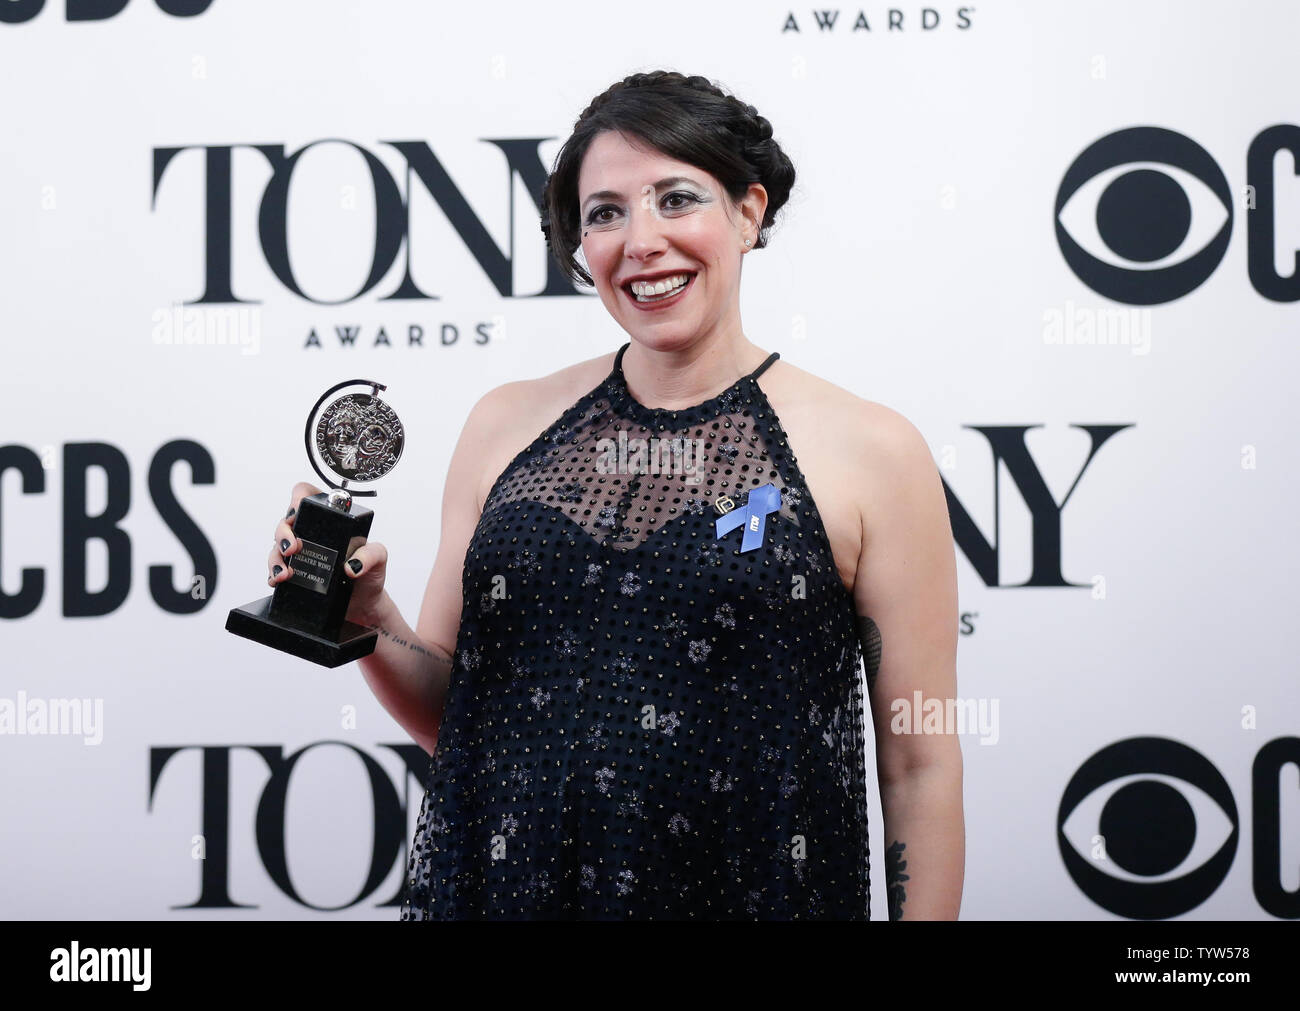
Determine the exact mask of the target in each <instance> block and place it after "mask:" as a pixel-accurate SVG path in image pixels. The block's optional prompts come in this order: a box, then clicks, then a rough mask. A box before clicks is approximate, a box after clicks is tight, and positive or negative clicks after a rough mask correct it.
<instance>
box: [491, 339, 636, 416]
mask: <svg viewBox="0 0 1300 1011" xmlns="http://www.w3.org/2000/svg"><path fill="white" fill-rule="evenodd" d="M613 367H614V352H610V353H608V354H604V355H599V356H597V357H595V358H588V359H587V360H586V361H581V362H577V363H575V364H573V365H568V366H565V367H564V368H562V369H559V370H557V371H555V372H552V373H550V374H548V375H544V376H539V377H537V378H536V379H518V380H514V381H512V382H508V383H502V384H501V385H500V386H495V387H493V388H492V389H490V390H488V392H487V393H485V394H483V396H482V397H481V398H480V399H479V401H478V403H477V404H475V405H474V408H473V410H472V411H471V412H470V418H471V420H472V421H474V422H476V423H479V424H482V425H485V426H488V427H490V428H498V427H500V426H502V425H505V426H506V427H509V428H513V427H516V426H520V427H523V428H535V431H533V435H536V434H537V432H540V431H541V430H542V429H543V428H545V427H546V425H548V424H550V423H551V422H552V421H554V420H555V419H556V418H558V417H559V416H560V415H561V414H562V413H564V411H565V410H567V409H568V408H569V407H570V406H572V404H573V403H574V402H575V401H577V400H578V399H579V398H580V397H582V396H583V395H584V394H586V393H589V392H591V391H592V390H593V389H595V388H596V387H597V386H599V385H600V383H601V381H602V380H603V379H604V378H605V377H606V376H608V375H609V373H610V370H611V369H612V368H613Z"/></svg>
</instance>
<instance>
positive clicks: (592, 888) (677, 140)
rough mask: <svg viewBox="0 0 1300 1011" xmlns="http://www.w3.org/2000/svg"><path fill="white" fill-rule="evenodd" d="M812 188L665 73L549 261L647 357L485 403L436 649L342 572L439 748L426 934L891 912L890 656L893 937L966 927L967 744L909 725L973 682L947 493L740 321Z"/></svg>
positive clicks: (288, 546)
mask: <svg viewBox="0 0 1300 1011" xmlns="http://www.w3.org/2000/svg"><path fill="white" fill-rule="evenodd" d="M793 182H794V168H793V166H792V165H791V164H790V161H789V159H788V158H787V157H786V155H785V154H784V153H783V152H782V151H781V149H780V147H779V145H778V144H777V143H776V141H774V140H773V139H772V128H771V126H770V124H769V123H768V121H767V120H766V119H764V118H763V117H762V116H760V115H758V114H757V112H755V110H754V109H753V108H752V107H751V106H748V105H745V104H744V103H742V102H740V101H738V100H737V99H736V98H734V97H732V96H729V95H727V94H725V93H724V92H722V91H721V90H720V89H718V88H717V87H715V86H714V85H712V84H711V83H709V82H708V81H707V80H705V79H704V78H701V77H683V76H682V75H680V74H677V73H667V72H662V71H657V72H654V73H643V74H634V75H632V76H630V77H628V78H626V79H625V80H623V81H621V82H619V83H617V84H615V85H613V86H612V87H611V88H610V89H609V90H608V91H606V92H605V93H604V94H602V95H601V96H599V97H598V98H597V99H596V100H595V101H593V102H592V103H591V105H590V107H589V108H588V109H587V110H586V111H584V112H583V114H582V116H581V117H580V118H579V120H578V122H577V124H576V127H575V130H574V133H573V136H572V137H570V139H569V140H568V142H567V143H566V144H565V146H564V148H563V149H562V151H561V152H560V155H559V156H558V158H557V160H556V165H555V169H554V171H553V172H552V174H551V176H550V178H549V179H548V181H547V185H546V191H545V212H544V215H543V220H544V224H543V230H544V231H545V232H546V233H547V240H548V244H549V245H550V247H551V250H552V253H553V255H555V257H556V258H557V260H558V262H559V263H560V265H561V266H562V268H563V269H564V270H565V271H566V272H567V273H568V275H569V276H570V277H572V278H574V279H575V280H578V281H581V282H582V283H584V284H588V285H594V286H595V288H596V290H597V291H598V292H599V294H600V298H601V301H602V302H603V303H604V305H605V307H606V308H607V309H608V310H609V312H610V314H611V315H612V316H613V317H614V319H615V320H616V321H617V322H618V323H619V325H620V326H621V327H623V329H624V330H626V331H627V334H628V336H629V338H630V341H629V342H628V343H627V344H626V345H624V347H623V348H621V349H620V350H619V351H618V352H617V353H611V354H607V355H603V356H601V357H599V358H596V359H593V360H590V361H585V362H581V363H579V364H576V365H572V366H570V367H568V368H565V369H562V370H560V371H559V372H556V373H554V374H553V375H550V376H546V377H544V378H541V379H536V380H530V381H526V382H517V383H508V384H506V385H504V386H501V387H499V388H498V389H495V390H493V391H491V392H490V393H488V394H487V395H486V396H485V397H483V399H482V400H480V401H479V402H478V404H477V405H476V406H475V407H474V409H473V410H472V411H471V413H470V416H469V418H468V420H467V421H466V423H465V427H464V431H463V432H462V434H461V437H460V441H459V443H458V445H457V448H456V450H455V453H454V455H453V458H452V461H451V465H450V469H449V472H448V475H447V483H446V488H445V492H444V496H443V512H442V536H441V541H440V544H439V547H438V554H437V558H436V560H435V563H434V567H433V572H432V575H431V577H430V579H429V584H428V588H427V591H426V593H425V597H424V603H423V606H422V608H421V611H420V616H419V620H418V621H417V622H416V625H415V628H414V629H412V628H411V627H410V626H409V625H408V624H407V623H406V622H405V621H404V620H403V618H402V615H401V614H400V613H399V612H398V610H397V607H396V606H395V605H394V603H393V601H392V600H391V599H390V598H389V596H388V595H387V593H386V592H384V589H383V586H384V571H385V565H386V561H387V552H386V550H385V548H384V547H383V545H381V544H377V543H370V544H367V545H365V546H363V547H361V548H360V549H358V550H357V552H356V553H355V555H354V556H353V557H352V559H351V560H350V562H349V566H350V569H351V573H352V577H353V578H354V579H355V580H356V585H355V588H354V595H353V598H352V604H351V610H350V612H349V618H350V619H351V620H353V621H356V622H359V623H362V624H366V625H369V626H371V627H373V628H376V629H378V630H379V633H380V640H379V646H378V648H377V650H376V651H375V653H374V654H373V655H371V656H370V657H367V658H366V659H364V660H362V661H361V668H362V671H363V673H364V675H365V677H366V679H367V681H368V682H369V684H370V685H371V688H372V689H373V690H374V692H375V694H376V696H377V697H378V698H379V700H380V702H382V703H383V705H384V706H385V707H386V708H387V709H388V710H389V712H391V713H392V714H393V716H394V718H395V719H397V721H398V722H399V723H401V724H402V725H403V726H404V727H405V728H406V729H407V730H408V731H409V732H410V734H411V736H412V737H413V738H414V739H415V740H416V741H417V742H418V743H419V744H420V745H421V746H422V747H423V748H424V749H425V750H426V751H428V752H429V753H430V754H431V755H432V756H433V758H432V760H431V762H430V768H429V775H428V780H427V783H426V786H427V790H426V794H425V798H424V803H423V805H422V807H421V811H420V817H419V823H418V829H417V833H416V838H415V842H414V846H413V848H412V853H411V860H410V866H409V873H408V889H409V897H408V899H407V902H406V904H405V906H404V907H403V910H402V918H403V919H425V918H438V919H459V918H502V919H518V918H592V919H601V918H607V919H614V918H618V919H642V918H678V919H684V918H701V919H731V918H751V919H753V918H758V919H816V918H836V919H863V918H868V917H869V916H870V889H869V878H868V872H869V856H870V854H869V847H868V843H867V796H866V784H865V761H864V727H863V724H862V719H863V712H862V711H863V702H864V693H863V691H862V681H863V679H862V674H860V673H859V662H860V660H862V659H863V656H864V655H865V660H866V665H865V666H866V674H867V682H868V684H869V685H871V686H872V692H871V698H872V701H871V708H872V716H873V721H874V724H875V732H876V740H877V765H878V771H879V774H880V788H881V797H882V802H883V805H884V819H885V820H884V839H885V841H886V846H887V848H886V864H887V866H886V876H887V882H888V886H889V915H890V917H891V918H892V919H898V918H903V917H905V918H908V919H925V918H954V917H955V916H956V915H957V911H958V906H959V904H960V897H961V884H962V873H963V860H964V834H963V833H964V830H963V821H962V807H961V753H960V749H959V747H958V742H957V740H956V738H955V737H954V736H952V735H938V736H936V735H930V736H924V735H907V734H896V733H893V732H891V730H890V722H891V717H892V715H893V713H892V711H891V706H890V703H891V701H892V700H894V699H904V700H907V702H908V703H909V704H910V703H911V701H912V699H913V693H914V692H918V691H919V692H920V693H921V694H922V695H923V696H924V697H925V698H926V699H930V698H949V697H953V696H954V695H955V691H956V675H955V656H956V624H957V615H956V574H955V559H954V550H953V542H952V533H951V529H950V527H949V523H948V514H947V506H946V501H945V498H944V494H943V488H942V483H941V481H940V480H939V476H938V472H937V470H936V468H935V466H934V464H933V462H932V461H931V458H930V454H929V450H928V447H927V446H926V443H925V441H924V439H923V438H922V437H921V435H920V434H919V433H918V432H917V430H916V429H915V428H914V427H913V426H912V425H911V424H910V423H908V422H907V421H906V420H905V419H904V418H903V417H902V416H900V415H899V414H897V413H895V412H894V411H892V410H890V409H888V408H886V407H883V406H880V405H878V404H874V403H871V402H868V401H864V400H861V399H859V398H858V397H855V396H853V395H852V394H850V393H848V392H846V391H844V390H842V389H840V388H838V387H836V386H834V385H832V384H830V383H828V382H826V381H824V380H821V379H818V378H817V377H815V376H812V375H809V374H808V373H806V372H803V371H802V370H800V369H798V368H796V367H795V366H793V365H791V364H788V363H787V362H784V361H781V360H778V357H777V355H775V354H771V355H769V354H768V352H766V351H765V350H763V349H761V348H759V347H758V346H756V345H755V344H754V343H752V342H751V341H750V340H749V339H748V338H747V337H746V336H745V334H744V331H743V328H742V326H741V322H740V309H739V289H740V277H741V264H742V260H743V257H744V255H745V254H746V253H748V252H750V251H752V250H754V249H761V248H763V246H764V245H766V240H767V234H768V231H769V229H770V227H771V225H772V222H773V219H774V217H775V215H776V212H777V211H778V210H779V209H780V207H781V206H782V205H783V204H784V203H785V201H786V199H787V197H788V196H789V193H790V189H791V186H792V184H793ZM579 248H580V249H581V250H582V253H583V256H584V258H585V261H586V268H585V269H584V268H583V267H581V266H579V265H578V264H577V262H576V260H575V259H574V254H575V253H576V251H577V250H578V249H579ZM760 380H761V382H760ZM539 432H540V433H541V434H540V435H539V434H538V433H539ZM796 454H797V463H796ZM314 491H315V489H314V488H312V487H311V486H310V485H306V484H300V485H298V486H297V487H295V489H294V498H293V505H292V507H291V508H290V510H289V515H288V516H287V517H286V519H285V520H284V521H283V522H282V523H281V524H280V526H279V527H278V528H277V531H276V541H277V546H276V548H275V549H274V550H273V551H272V557H271V560H270V564H271V567H272V574H271V577H270V581H271V583H272V585H275V584H276V583H278V582H279V581H281V580H283V579H285V578H287V576H288V574H289V567H290V566H291V565H292V562H293V556H294V553H295V552H296V551H297V550H298V547H299V542H298V541H297V540H296V539H295V538H294V535H293V530H292V527H293V519H294V515H295V508H296V506H297V503H298V500H299V499H300V498H301V497H302V495H303V494H311V493H313V492H314ZM859 616H860V617H859Z"/></svg>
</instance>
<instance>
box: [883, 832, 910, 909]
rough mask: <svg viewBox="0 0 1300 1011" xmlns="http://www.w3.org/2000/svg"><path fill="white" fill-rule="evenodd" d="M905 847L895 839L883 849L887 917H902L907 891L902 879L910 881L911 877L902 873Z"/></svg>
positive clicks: (904, 862)
mask: <svg viewBox="0 0 1300 1011" xmlns="http://www.w3.org/2000/svg"><path fill="white" fill-rule="evenodd" d="M905 849H907V846H906V844H905V843H901V842H899V841H898V840H897V839H895V840H894V841H893V842H892V843H891V844H890V846H889V848H888V849H887V850H885V890H886V892H887V894H888V896H889V919H890V920H891V921H892V920H901V919H902V918H903V902H904V900H905V899H906V898H907V891H906V889H904V888H903V882H904V881H910V880H911V878H910V877H909V876H908V875H906V874H904V873H903V871H905V870H907V861H906V860H904V859H903V850H905Z"/></svg>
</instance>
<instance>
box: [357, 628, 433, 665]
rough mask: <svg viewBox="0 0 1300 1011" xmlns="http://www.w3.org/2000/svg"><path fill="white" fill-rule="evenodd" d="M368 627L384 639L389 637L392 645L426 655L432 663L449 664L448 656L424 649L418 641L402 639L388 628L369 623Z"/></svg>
mask: <svg viewBox="0 0 1300 1011" xmlns="http://www.w3.org/2000/svg"><path fill="white" fill-rule="evenodd" d="M369 627H370V628H372V629H373V630H374V631H376V632H378V633H379V634H380V635H382V636H383V637H384V638H385V639H391V640H392V641H393V644H394V645H397V646H405V647H406V648H407V649H409V650H412V651H414V652H416V653H419V654H420V655H421V656H427V657H428V658H429V659H430V660H432V661H433V662H434V663H437V664H442V665H444V666H447V667H450V666H451V659H450V658H449V657H445V656H439V655H438V654H437V653H434V652H432V651H430V650H427V649H425V648H424V647H423V646H421V645H420V644H419V643H418V642H411V641H410V640H409V639H403V638H402V637H401V636H400V635H393V633H392V632H390V631H388V629H386V628H380V627H379V626H378V625H371V626H369Z"/></svg>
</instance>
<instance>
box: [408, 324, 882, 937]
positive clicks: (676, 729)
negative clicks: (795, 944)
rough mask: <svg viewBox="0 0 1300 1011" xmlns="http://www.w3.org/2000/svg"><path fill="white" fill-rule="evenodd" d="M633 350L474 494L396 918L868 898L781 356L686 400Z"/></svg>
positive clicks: (820, 911)
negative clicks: (737, 514) (780, 375)
mask: <svg viewBox="0 0 1300 1011" xmlns="http://www.w3.org/2000/svg"><path fill="white" fill-rule="evenodd" d="M625 350H626V349H625ZM622 354H623V352H621V351H620V353H619V355H618V357H617V358H616V359H615V364H614V368H613V370H612V371H611V373H610V374H609V376H608V377H607V378H606V379H605V380H604V381H603V382H602V383H601V384H600V385H599V386H597V387H596V388H595V389H593V390H591V391H590V392H589V393H587V394H586V395H585V396H583V397H581V398H580V399H579V400H578V401H577V402H576V403H575V404H574V405H573V406H572V407H570V408H569V409H568V410H567V411H565V412H564V414H563V415H561V416H560V417H559V418H557V419H556V420H555V422H554V423H553V424H552V425H551V426H550V427H549V428H548V429H547V431H545V432H543V433H542V435H540V436H539V437H538V438H537V439H536V440H534V442H533V443H532V444H531V445H530V446H528V447H526V448H525V449H524V450H523V451H522V452H520V454H519V455H518V456H517V457H516V458H515V459H514V460H513V461H512V462H511V464H510V465H509V466H508V467H507V468H506V470H505V471H504V472H503V473H502V474H501V475H500V476H499V477H498V478H497V481H496V483H495V484H494V485H493V487H492V489H491V491H490V492H489V494H488V497H487V500H486V501H485V503H484V506H483V512H482V515H481V516H480V518H479V522H478V526H477V528H476V529H475V531H474V535H473V537H472V539H471V541H470V544H469V549H468V551H467V553H466V557H465V564H464V571H463V579H462V584H463V585H462V589H463V593H464V606H463V607H462V610H461V626H460V630H459V633H458V637H457V663H455V664H454V665H453V667H452V672H451V678H450V684H449V688H448V693H447V699H446V705H445V709H444V712H443V715H442V721H441V724H440V726H439V733H438V741H437V747H436V749H435V752H434V756H433V758H432V759H431V760H430V762H429V764H428V770H427V773H426V777H425V782H424V787H425V792H424V798H423V802H422V804H421V807H420V813H419V817H418V819H417V825H416V832H415V837H414V840H413V843H412V846H411V851H410V859H409V863H408V866H407V880H406V887H405V895H404V898H403V903H402V908H401V918H402V919H403V920H459V919H480V920H481V919H497V920H528V919H601V920H614V919H620V920H627V919H700V920H716V919H752V920H791V919H867V918H869V916H870V890H869V858H870V853H869V849H868V842H867V839H868V836H867V800H866V779H865V776H866V766H865V738H864V729H865V728H864V721H863V712H864V704H865V682H864V680H863V678H862V672H861V669H860V663H859V659H860V649H859V646H858V638H857V626H856V621H855V617H854V609H853V603H852V600H851V598H850V597H849V595H848V592H847V591H846V589H845V587H844V585H843V583H842V582H840V579H839V576H838V574H837V570H836V567H835V564H834V559H833V557H832V555H831V550H830V543H829V541H828V539H827V537H826V532H825V529H824V527H823V525H822V521H821V517H820V515H819V513H818V511H817V508H816V504H815V503H814V501H813V499H812V496H811V495H810V494H809V493H808V490H807V484H806V481H805V480H804V477H803V475H802V473H801V472H800V470H799V467H798V465H797V463H796V461H795V457H794V454H793V452H792V451H791V449H790V446H789V440H788V438H787V437H786V434H785V432H784V430H783V429H782V427H781V424H780V421H779V419H778V418H777V416H776V414H775V412H774V411H773V410H772V408H771V405H770V404H769V403H768V401H767V398H766V396H765V395H764V393H763V390H762V388H761V387H760V385H759V383H758V379H759V377H760V376H761V374H762V371H763V369H764V368H766V367H767V365H769V364H770V361H771V359H769V361H768V362H767V363H764V366H763V367H761V368H760V369H758V370H756V371H755V372H754V373H751V374H750V375H748V376H745V377H743V378H742V379H740V380H738V381H737V382H736V383H734V384H733V385H732V386H731V387H730V388H728V389H727V390H724V391H723V392H721V393H719V394H718V395H717V396H714V397H711V398H709V399H708V400H706V401H704V402H702V403H700V404H698V405H696V406H694V407H690V408H686V409H682V410H672V411H670V410H662V409H656V408H649V407H645V406H644V405H642V404H640V403H639V402H637V401H636V400H635V399H634V398H633V397H632V395H631V393H630V392H629V391H628V389H627V384H626V381H625V379H624V376H623V371H622ZM773 357H775V356H773ZM620 438H621V439H622V440H623V442H622V445H624V446H645V447H648V452H644V453H641V454H640V455H636V454H633V453H631V452H626V451H625V452H624V454H623V456H624V459H625V461H626V467H623V469H617V468H616V469H614V470H613V471H611V470H610V469H609V468H607V467H602V466H598V462H599V461H601V460H602V459H611V458H616V457H617V454H613V455H611V454H610V453H609V451H608V447H609V446H610V445H614V446H618V445H619V444H620ZM634 440H636V441H635V442H634ZM674 440H677V442H676V443H674ZM687 440H689V441H690V443H691V445H692V447H699V452H698V454H697V453H695V452H692V453H691V454H690V456H689V459H690V460H692V461H693V462H694V464H695V466H696V467H698V468H700V470H697V471H696V472H695V473H686V472H685V468H684V467H678V466H676V465H675V464H674V457H673V454H672V452H671V450H672V449H673V447H674V445H681V444H685V442H686V441H687ZM665 447H667V448H665ZM676 459H677V461H678V463H681V462H683V461H685V460H686V459H687V456H686V454H679V455H678V457H677V458H676ZM638 461H639V462H638ZM620 467H622V464H620ZM765 484H772V485H774V486H775V487H776V488H777V489H778V490H779V491H780V508H779V509H778V510H777V511H775V512H773V513H771V514H770V515H768V516H767V519H766V523H767V527H766V532H765V535H764V539H763V542H762V544H760V545H759V546H758V547H757V548H756V549H754V550H751V551H747V552H743V553H742V552H741V551H740V550H739V548H740V539H739V538H738V537H735V536H733V537H731V538H730V539H726V538H720V537H719V536H718V534H717V530H716V525H715V521H716V519H717V518H718V516H719V515H721V513H722V512H724V511H725V510H726V509H727V508H729V506H728V505H727V500H730V502H732V503H734V504H735V505H737V506H738V505H742V504H743V503H745V501H746V500H747V496H748V494H749V492H750V491H751V490H753V489H754V488H757V487H760V486H762V485H765ZM794 577H798V583H797V585H798V586H799V588H800V592H798V593H795V592H792V587H793V586H794V585H796V582H795V580H794Z"/></svg>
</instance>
